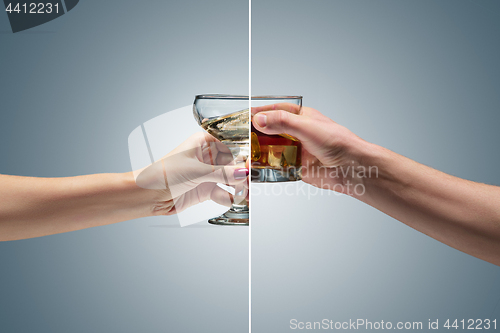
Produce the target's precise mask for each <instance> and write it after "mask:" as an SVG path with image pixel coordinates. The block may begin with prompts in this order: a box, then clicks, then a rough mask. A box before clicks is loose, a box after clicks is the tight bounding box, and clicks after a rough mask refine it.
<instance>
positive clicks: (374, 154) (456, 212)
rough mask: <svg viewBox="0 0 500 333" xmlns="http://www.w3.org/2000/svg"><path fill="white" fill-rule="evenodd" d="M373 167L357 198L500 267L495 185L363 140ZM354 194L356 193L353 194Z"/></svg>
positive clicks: (499, 203) (499, 190)
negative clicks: (375, 168) (374, 171)
mask: <svg viewBox="0 0 500 333" xmlns="http://www.w3.org/2000/svg"><path fill="white" fill-rule="evenodd" d="M367 148H368V149H366V151H365V153H363V157H362V160H364V161H366V162H365V163H368V164H369V165H376V166H378V171H379V174H378V177H370V178H365V179H364V180H363V181H364V184H365V188H366V193H365V194H364V195H361V196H357V198H358V199H359V200H361V201H363V202H365V203H367V204H369V205H371V206H373V207H375V208H377V209H378V210H380V211H382V212H384V213H386V214H388V215H390V216H392V217H394V218H395V219H397V220H399V221H401V222H403V223H405V224H407V225H408V226H410V227H412V228H414V229H416V230H418V231H421V232H423V233H424V234H426V235H428V236H430V237H432V238H434V239H437V240H438V241H440V242H443V243H445V244H447V245H449V246H451V247H454V248H455V249H458V250H461V251H463V252H465V253H468V254H470V255H473V256H475V257H477V258H480V259H483V260H486V261H488V262H491V263H493V264H496V265H500V187H497V186H491V185H486V184H480V183H475V182H472V181H468V180H464V179H461V178H457V177H453V176H450V175H448V174H445V173H443V172H440V171H437V170H435V169H432V168H430V167H427V166H425V165H422V164H419V163H417V162H415V161H412V160H410V159H408V158H406V157H403V156H401V155H398V154H396V153H394V152H392V151H389V150H387V149H384V148H382V147H378V146H375V145H369V144H367ZM354 196H356V195H355V194H354Z"/></svg>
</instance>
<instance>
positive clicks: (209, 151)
mask: <svg viewBox="0 0 500 333" xmlns="http://www.w3.org/2000/svg"><path fill="white" fill-rule="evenodd" d="M134 177H135V180H136V183H137V185H138V186H140V187H142V188H146V189H151V190H156V191H157V192H158V196H156V199H155V200H154V201H155V203H154V207H153V211H154V212H155V214H159V215H171V214H175V213H179V212H181V211H183V210H185V209H186V208H188V207H190V206H192V205H195V204H198V203H200V202H203V201H206V200H209V199H210V200H213V201H215V202H216V203H218V204H222V205H225V206H231V203H232V202H233V196H232V195H231V194H230V193H228V192H227V191H225V190H223V189H222V188H220V187H219V186H217V183H222V184H226V185H229V186H237V187H238V190H240V189H242V188H244V189H248V185H246V186H245V184H244V183H245V181H246V182H248V169H247V168H246V167H245V164H243V163H239V164H236V163H235V162H234V158H233V156H232V154H231V153H230V151H229V149H228V148H227V147H226V146H225V145H224V144H223V143H221V142H219V141H217V139H215V138H214V137H212V136H211V135H209V134H208V133H196V134H195V135H193V136H191V137H190V138H188V139H187V140H186V141H185V142H184V143H182V144H181V145H180V146H178V147H177V148H176V149H174V150H173V151H172V152H170V153H169V154H167V155H166V156H164V157H163V158H161V159H160V160H158V161H156V162H155V163H153V164H151V165H149V166H148V167H146V168H144V169H141V170H138V171H136V172H134ZM246 193H248V191H246ZM245 196H246V194H245Z"/></svg>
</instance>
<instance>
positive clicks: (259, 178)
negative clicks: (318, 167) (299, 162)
mask: <svg viewBox="0 0 500 333" xmlns="http://www.w3.org/2000/svg"><path fill="white" fill-rule="evenodd" d="M251 179H252V183H279V182H294V181H297V180H301V179H302V168H301V167H300V168H298V169H296V168H290V169H288V170H280V169H261V168H255V167H252V178H251Z"/></svg>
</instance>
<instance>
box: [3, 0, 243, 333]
mask: <svg viewBox="0 0 500 333" xmlns="http://www.w3.org/2000/svg"><path fill="white" fill-rule="evenodd" d="M0 60H1V65H0V91H1V98H0V112H1V115H0V173H5V174H15V175H24V176H43V177H60V176H74V175H81V174H90V173H103V172H126V171H130V161H129V156H128V147H127V138H128V135H129V133H130V132H131V131H132V130H133V129H134V128H136V127H137V126H139V125H140V124H142V123H144V122H145V121H147V120H149V119H151V118H153V117H155V116H158V115H160V114H163V113H164V112H167V111H169V110H173V109H176V108H179V107H182V106H185V105H188V104H190V103H192V102H193V100H194V95H195V94H203V93H211V92H225V93H233V94H245V93H247V92H248V2H247V1H244V0H243V1H231V0H228V1H222V0H221V1H210V2H208V1H175V2H174V1H122V0H120V1H118V0H116V1H97V0H82V1H80V3H79V4H78V5H77V6H76V7H75V8H74V9H73V10H71V11H70V12H69V13H68V14H66V15H63V16H62V17H60V18H58V19H56V20H54V21H51V22H49V23H47V24H44V25H41V26H39V27H36V28H34V29H31V30H28V31H26V32H21V33H18V34H12V32H11V31H10V26H9V24H8V20H7V15H6V14H5V13H0ZM192 121H193V122H194V121H195V120H194V118H193V120H192ZM177 134H179V133H172V135H177ZM182 134H183V135H185V134H186V133H182ZM176 224H177V221H176V219H175V217H171V218H170V217H169V218H148V219H141V220H135V221H129V222H124V223H120V224H116V225H110V226H105V227H99V228H94V229H88V230H82V231H76V232H72V233H68V234H62V235H54V236H48V237H43V238H37V239H31V240H23V241H15V242H2V243H0V332H65V333H66V332H85V333H87V332H202V331H206V332H246V331H248V229H246V228H216V227H214V228H193V227H190V228H184V229H180V228H176Z"/></svg>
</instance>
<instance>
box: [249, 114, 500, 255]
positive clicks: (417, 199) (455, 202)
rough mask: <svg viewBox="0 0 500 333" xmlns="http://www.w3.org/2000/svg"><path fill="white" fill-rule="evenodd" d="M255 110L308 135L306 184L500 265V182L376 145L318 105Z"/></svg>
mask: <svg viewBox="0 0 500 333" xmlns="http://www.w3.org/2000/svg"><path fill="white" fill-rule="evenodd" d="M252 114H254V119H253V124H254V126H255V127H256V128H257V129H258V130H260V131H262V132H264V133H267V134H279V133H288V134H290V135H293V136H295V137H297V138H298V139H300V140H301V141H302V145H303V150H302V164H303V169H304V170H303V174H304V176H303V180H304V181H305V182H307V183H310V184H312V185H314V186H317V187H321V188H325V189H331V190H335V191H339V192H342V193H345V194H348V195H352V196H353V197H355V198H357V199H359V200H361V201H363V202H365V203H367V204H369V205H371V206H373V207H375V208H377V209H378V210H380V211H382V212H384V213H386V214H388V215H390V216H392V217H394V218H395V219H397V220H399V221H401V222H403V223H405V224H406V225H408V226H410V227H412V228H414V229H416V230H418V231H420V232H423V233H424V234H426V235H429V236H431V237H433V238H435V239H437V240H438V241H440V242H443V243H445V244H447V245H449V246H452V247H454V248H456V249H458V250H460V251H463V252H466V253H468V254H471V255H473V256H475V257H477V258H480V259H483V260H486V261H488V262H491V263H493V264H496V265H500V187H496V186H491V185H485V184H479V183H475V182H471V181H468V180H464V179H460V178H457V177H453V176H450V175H447V174H445V173H443V172H440V171H437V170H434V169H432V168H430V167H427V166H425V165H422V164H419V163H417V162H415V161H412V160H410V159H408V158H406V157H404V156H401V155H399V154H396V153H394V152H392V151H389V150H387V149H385V148H382V147H380V146H377V145H374V144H371V143H368V142H366V141H364V140H362V139H361V138H359V137H358V136H356V135H354V134H353V133H352V132H350V131H349V130H348V129H346V128H345V127H343V126H340V125H339V124H337V123H335V122H334V121H332V120H331V119H329V118H327V117H325V116H324V115H322V114H321V113H319V112H318V111H316V110H314V109H311V108H307V107H303V108H300V107H298V106H294V105H292V104H281V105H270V106H264V107H258V108H254V109H253V110H252ZM262 116H264V117H262ZM318 168H319V169H318ZM349 168H354V170H355V171H356V172H355V173H354V174H353V173H352V172H350V171H352V169H349ZM370 168H371V169H370ZM318 170H320V172H318ZM362 170H365V173H364V174H363V173H358V172H359V171H362ZM367 170H371V171H372V172H371V174H370V173H369V172H366V171H367ZM356 189H357V191H356Z"/></svg>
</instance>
